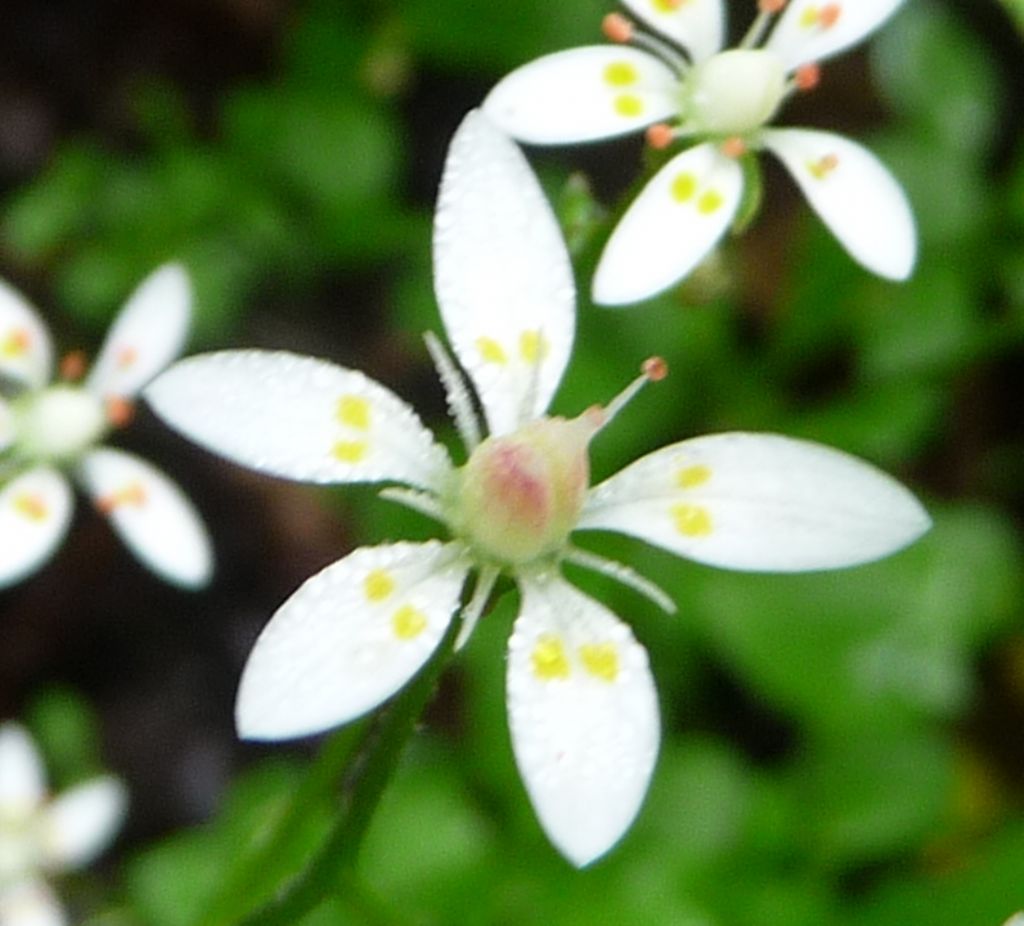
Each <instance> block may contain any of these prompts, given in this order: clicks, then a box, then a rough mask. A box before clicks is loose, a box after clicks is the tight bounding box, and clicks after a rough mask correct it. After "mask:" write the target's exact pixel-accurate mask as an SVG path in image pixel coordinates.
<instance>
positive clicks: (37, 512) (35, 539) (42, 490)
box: [0, 466, 72, 588]
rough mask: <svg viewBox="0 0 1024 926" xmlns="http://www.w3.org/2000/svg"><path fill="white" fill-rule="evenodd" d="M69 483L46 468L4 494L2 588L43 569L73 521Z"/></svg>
mask: <svg viewBox="0 0 1024 926" xmlns="http://www.w3.org/2000/svg"><path fill="white" fill-rule="evenodd" d="M71 504H72V497H71V489H70V487H69V486H68V483H67V480H66V479H65V478H64V477H63V476H62V475H61V474H60V473H59V472H58V471H57V470H55V469H51V468H49V467H46V466H42V467H38V468H36V469H32V470H29V472H27V473H24V474H23V475H21V476H18V477H16V478H15V479H12V480H11V481H10V482H9V483H7V485H6V486H4V488H3V490H2V491H0V588H3V587H4V586H7V585H12V584H13V583H15V582H18V581H20V580H21V579H23V578H24V577H25V576H27V575H28V574H29V573H31V572H34V571H35V570H36V569H38V568H39V566H41V565H42V564H43V563H44V562H45V561H46V560H47V559H48V558H49V557H50V556H51V555H52V554H53V551H54V550H55V549H56V548H57V544H59V543H60V541H61V540H62V539H63V538H64V534H65V532H66V531H67V528H68V522H69V521H70V520H71Z"/></svg>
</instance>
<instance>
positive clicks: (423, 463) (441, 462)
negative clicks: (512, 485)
mask: <svg viewBox="0 0 1024 926" xmlns="http://www.w3.org/2000/svg"><path fill="white" fill-rule="evenodd" d="M143 395H144V397H145V398H146V400H147V401H148V402H149V403H150V405H151V406H152V407H153V409H154V410H155V411H156V413H157V414H158V415H160V416H161V417H162V418H163V419H164V420H165V421H167V423H168V424H170V425H171V426H172V427H175V428H177V429H178V430H179V431H181V432H182V433H183V434H184V435H185V436H186V437H188V438H190V439H191V440H194V441H195V442H196V443H198V444H201V445H202V446H204V447H206V448H207V449H208V450H212V451H213V452H214V453H219V454H221V455H222V456H225V457H227V458H228V459H229V460H233V461H234V462H236V463H240V464H242V465H243V466H250V467H252V468H253V469H256V470H259V471H260V472H264V473H270V474H272V475H275V476H283V477H285V478H288V479H298V480H302V481H306V482H320V483H327V482H380V481H394V482H404V483H407V484H409V485H413V486H417V487H420V488H424V489H428V490H433V491H440V490H441V489H443V488H444V485H445V482H446V480H447V477H448V474H449V473H450V471H451V463H450V462H449V459H448V454H447V452H446V451H445V450H444V448H442V447H441V446H440V445H439V444H437V443H436V442H435V441H434V438H433V436H432V435H431V433H430V432H429V431H428V430H427V429H426V428H425V427H424V426H423V424H422V422H421V421H420V419H419V418H418V417H417V416H416V413H415V412H413V410H412V409H411V408H409V406H408V405H406V404H405V402H403V401H402V400H401V399H399V398H398V397H397V396H396V395H395V394H394V393H392V392H391V391H390V390H388V389H385V388H384V387H383V386H381V385H379V384H378V383H375V382H374V381H373V380H371V379H369V378H368V377H366V376H364V375H363V374H362V373H359V372H357V371H355V370H346V369H344V368H342V367H339V366H336V365H334V364H332V363H328V362H326V361H323V360H316V359H314V358H312V357H302V356H299V355H298V354H291V353H286V352H284V351H257V350H248V351H222V352H220V353H214V354H201V355H198V356H195V357H189V358H187V359H185V360H181V361H179V362H178V363H176V364H174V366H172V367H171V368H170V369H169V370H167V372H165V373H163V374H162V375H160V376H159V377H157V379H155V380H154V381H153V382H152V383H151V384H150V385H149V386H148V387H147V388H146V389H145V391H144V393H143Z"/></svg>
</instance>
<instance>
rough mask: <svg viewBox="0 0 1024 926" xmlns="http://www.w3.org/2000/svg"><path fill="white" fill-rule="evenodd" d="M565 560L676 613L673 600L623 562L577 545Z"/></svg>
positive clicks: (570, 550)
mask: <svg viewBox="0 0 1024 926" xmlns="http://www.w3.org/2000/svg"><path fill="white" fill-rule="evenodd" d="M565 560H566V562H569V563H573V564H574V565H576V566H580V567H582V568H583V569H590V570H592V571H593V572H599V573H600V574H601V575H603V576H607V577H608V578H609V579H614V580H615V581H616V582H619V583H621V584H622V585H625V586H626V587H627V588H631V589H633V591H635V592H639V593H640V594H641V595H643V596H644V597H645V598H647V599H648V600H649V601H651V602H653V603H654V604H655V605H657V606H658V607H659V608H661V610H662V611H664V612H665V613H666V614H675V613H676V604H675V602H674V601H673V600H672V599H671V598H670V597H669V596H668V594H666V592H665V591H664V590H663V589H661V588H659V587H658V586H657V585H655V584H654V583H653V582H652V581H651V580H650V579H648V578H646V577H645V576H642V575H640V573H638V572H636V571H634V570H633V569H630V568H629V566H626V565H625V564H623V563H619V562H616V561H615V560H613V559H608V558H606V557H604V556H600V555H598V554H597V553H592V552H591V551H589V550H581V549H580V548H579V547H569V549H568V550H566V553H565Z"/></svg>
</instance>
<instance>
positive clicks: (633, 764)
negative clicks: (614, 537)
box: [145, 112, 929, 865]
mask: <svg viewBox="0 0 1024 926" xmlns="http://www.w3.org/2000/svg"><path fill="white" fill-rule="evenodd" d="M434 267H435V286H436V291H437V297H438V301H439V303H440V307H441V315H442V318H443V321H444V325H445V328H446V330H447V333H448V336H449V338H450V341H451V344H452V347H453V348H454V351H455V354H456V355H457V357H458V360H459V362H460V363H461V366H462V368H463V369H464V370H465V372H466V373H467V374H468V377H469V379H470V380H471V381H472V384H473V386H474V387H475V391H476V394H477V396H478V397H479V401H480V405H481V406H482V409H483V414H484V417H485V418H486V425H487V433H488V436H487V437H486V438H484V437H483V436H482V428H481V427H480V423H479V421H478V420H477V417H476V412H475V409H474V405H473V403H472V401H471V399H470V396H469V390H468V387H467V385H466V383H465V380H464V379H463V377H462V374H461V373H460V371H459V369H458V367H457V366H456V364H455V363H454V362H453V361H452V360H451V359H450V358H449V356H448V355H447V353H445V351H444V350H443V348H442V347H441V344H440V342H439V341H438V340H437V339H436V338H433V337H432V336H431V335H428V336H427V343H428V347H429V348H430V351H431V353H432V355H433V356H434V359H435V362H436V363H437V366H438V368H439V371H440V373H441V378H442V380H443V382H444V384H445V387H446V391H447V393H448V398H449V404H450V406H451V410H452V412H453V415H454V417H455V420H456V424H457V425H458V429H459V431H460V433H461V435H462V437H463V440H464V442H465V444H466V450H467V454H468V458H467V460H466V462H465V463H464V464H463V465H461V466H456V465H454V464H453V462H452V460H451V458H450V457H449V454H448V452H447V451H446V450H445V449H444V448H443V447H442V446H441V445H440V444H438V443H437V442H436V440H435V439H434V438H433V436H432V435H431V434H430V432H429V431H428V430H427V429H426V428H425V427H424V425H423V424H422V423H421V422H420V420H419V418H418V417H417V416H416V415H415V413H414V412H413V411H412V409H411V408H410V407H409V406H407V405H406V404H405V403H404V402H403V401H402V400H401V399H399V398H398V397H397V396H395V395H394V394H393V393H391V392H390V391H389V390H387V389H385V388H384V387H383V386H381V385H379V384H378V383H376V382H374V381H372V380H370V379H368V378H367V377H366V376H364V375H363V374H362V373H359V372H356V371H353V370H348V369H342V368H340V367H337V366H335V365H333V364H330V363H327V362H324V361H321V360H315V359H312V358H307V357H301V356H296V355H294V354H288V353H277V352H264V351H228V352H221V353H214V354H208V355H205V356H203V355H201V356H196V357H192V358H189V359H186V360H183V361H181V362H179V363H177V364H175V365H174V366H173V367H171V369H169V370H168V371H167V372H166V373H164V374H163V375H162V376H160V377H159V378H157V379H156V380H155V381H154V382H153V383H152V384H151V385H150V386H149V387H148V389H147V390H146V392H145V397H146V399H147V400H148V401H149V402H150V403H151V404H152V406H153V408H154V409H155V410H156V412H157V413H158V414H159V415H161V416H162V417H163V418H164V419H165V420H167V421H168V422H169V423H170V424H171V425H172V426H174V427H176V428H178V429H180V430H181V431H182V432H183V433H184V434H185V435H186V436H188V437H190V438H192V439H193V440H195V441H197V442H198V443H200V444H202V445H204V446H206V447H207V448H209V449H211V450H213V451H215V452H218V453H220V454H222V455H224V456H226V457H228V458H229V459H232V460H234V461H236V462H239V463H242V464H245V465H248V466H251V467H254V468H255V469H258V470H261V471H263V472H266V473H271V474H274V475H277V476H282V477H287V478H292V479H299V480H306V481H311V482H320V483H338V482H392V483H398V484H400V485H401V486H402V487H390V488H386V489H384V491H383V493H382V494H383V495H384V496H385V497H387V498H389V499H391V500H394V501H398V502H403V503H406V504H408V505H409V506H410V507H412V508H415V509H417V510H419V511H422V512H424V513H426V514H428V515H430V516H432V517H434V518H435V519H436V520H437V521H439V522H440V523H441V524H443V525H444V526H445V527H446V528H447V532H448V534H449V539H448V540H447V541H445V542H441V541H432V542H427V543H391V544H385V545H381V546H374V547H364V548H361V549H358V550H356V551H355V552H353V553H351V554H349V555H348V556H345V557H344V558H343V559H341V560H340V561H338V562H336V563H334V564H333V565H330V566H328V567H327V568H326V569H324V570H323V571H322V572H320V573H319V574H317V575H315V576H313V577H312V578H311V579H309V580H308V581H307V582H306V583H305V584H304V585H302V586H301V587H300V588H299V590H298V591H297V592H295V594H294V595H293V596H292V597H291V598H290V599H289V600H288V601H287V602H285V604H284V605H283V606H282V607H281V608H280V609H279V610H278V612H277V613H276V614H275V615H274V617H273V618H272V619H271V621H270V623H269V624H268V625H267V627H266V628H265V630H264V631H263V633H262V634H261V636H260V638H259V640H258V641H257V643H256V645H255V648H254V649H253V651H252V653H251V655H250V657H249V660H248V663H247V665H246V667H245V670H244V672H243V676H242V680H241V685H240V690H239V695H238V703H237V715H236V716H237V722H238V727H239V731H240V733H241V735H242V736H244V737H246V738H251V739H267V740H273V739H282V738H288V737H296V736H302V735H306V734H310V733H314V732H317V731H321V730H324V729H326V728H328V727H332V726H335V725H337V724H341V723H344V722H346V721H349V720H352V719H353V718H355V717H357V716H359V715H361V714H363V713H365V712H367V711H369V710H371V709H373V708H374V707H376V706H378V705H379V704H381V702H383V701H384V700H385V699H387V698H388V697H390V696H391V695H392V694H394V693H395V692H396V691H397V690H398V689H399V688H401V687H402V686H403V685H405V684H406V682H408V681H409V679H410V678H411V677H412V676H413V675H414V674H415V673H416V672H417V671H418V670H419V669H420V668H421V667H422V666H423V665H424V664H425V663H426V661H427V660H428V659H429V658H430V656H431V654H432V652H433V651H434V649H435V648H436V647H437V645H438V643H439V641H440V640H441V639H442V637H443V636H444V634H445V631H446V629H447V628H448V626H449V624H450V623H451V621H453V620H455V619H461V620H462V627H461V634H462V639H463V640H464V639H465V638H466V637H467V636H468V634H469V633H470V631H471V629H472V627H473V625H474V623H475V621H476V619H477V617H478V616H479V614H480V613H481V611H482V609H483V607H484V605H485V603H486V601H487V599H488V596H489V595H490V592H491V590H492V587H493V584H494V581H495V579H496V578H497V576H498V575H499V574H500V573H502V572H504V573H506V574H508V575H510V576H511V577H512V578H513V579H514V580H515V582H516V584H517V586H518V589H519V594H520V608H519V614H518V617H517V618H516V621H515V626H514V629H513V632H512V635H511V638H510V640H509V644H508V665H507V694H508V713H509V724H510V729H511V736H512V744H513V749H514V752H515V757H516V760H517V763H518V766H519V769H520V771H521V773H522V776H523V779H524V781H525V784H526V788H527V791H528V792H529V796H530V798H531V800H532V803H533V806H534V808H535V809H536V812H537V814H538V817H539V819H540V822H541V824H542V826H543V828H544V830H545V831H546V832H547V834H548V836H549V837H550V839H551V840H552V842H553V843H554V844H555V846H556V847H557V848H558V849H559V850H560V851H561V852H562V853H563V854H564V855H565V856H566V857H567V858H568V859H570V860H571V861H572V862H573V863H574V864H576V865H585V864H587V863H589V862H591V861H592V860H594V859H595V858H597V857H598V856H600V855H602V854H603V853H605V852H607V851H608V849H609V848H610V847H611V846H612V845H614V843H615V842H616V841H617V840H618V839H619V838H620V836H621V835H622V834H623V833H624V832H625V830H626V829H627V828H628V826H629V825H630V823H631V821H632V820H633V818H634V816H635V815H636V813H637V811H638V809H639V807H640V804H641V801H642V799H643V796H644V793H645V792H646V789H647V785H648V781H649V779H650V776H651V772H652V769H653V766H654V761H655V755H656V752H657V747H658V741H659V721H658V706H657V698H656V695H655V690H654V684H653V681H652V678H651V673H650V670H649V668H648V659H647V654H646V652H645V650H644V649H643V647H642V646H641V645H640V643H638V642H637V640H636V639H635V637H634V635H633V633H632V632H631V630H630V629H629V627H628V626H627V625H626V624H625V623H623V622H622V621H621V620H620V619H619V618H618V617H616V616H615V615H614V614H613V613H612V612H611V611H610V610H608V608H606V607H605V606H604V605H602V604H601V603H599V602H598V601H595V600H594V599H592V598H591V597H589V596H588V595H586V594H584V593H583V592H581V591H579V590H578V589H577V588H575V587H574V586H572V585H570V584H569V583H568V582H567V581H566V580H565V579H564V578H563V577H562V575H561V570H560V566H561V564H562V563H563V562H572V563H576V564H577V565H580V566H583V567H589V568H591V569H596V570H598V571H600V572H602V573H604V574H606V575H608V576H611V577H613V578H615V579H618V580H620V581H622V582H624V583H625V584H627V585H629V586H630V587H632V588H634V589H635V590H637V591H638V592H641V593H643V594H646V595H647V596H649V597H650V598H651V599H653V600H654V601H655V602H657V603H658V604H659V605H661V606H663V607H664V608H665V609H666V610H673V606H672V603H671V601H670V600H669V599H668V598H667V596H666V595H665V593H664V592H662V591H661V590H660V589H658V588H657V587H656V586H654V585H653V584H652V583H650V582H648V581H647V580H645V579H643V578H642V577H641V576H639V575H637V574H636V573H634V572H633V571H632V570H630V569H628V568H627V567H626V566H623V565H621V564H618V563H613V562H610V561H608V560H605V559H603V558H601V557H599V556H597V555H595V554H593V553H591V552H588V551H585V550H582V549H580V548H578V547H576V546H575V545H574V544H573V542H572V540H571V539H570V535H571V534H572V533H574V532H575V531H578V530H579V531H582V530H613V531H620V532H623V533H626V534H632V535H635V536H637V537H640V538H642V539H644V540H647V541H649V542H650V543H653V544H655V545H657V546H661V547H664V548H666V549H668V550H670V551H672V552H675V553H677V554H679V555H681V556H685V557H688V558H691V559H695V560H698V561H701V562H705V563H713V564H717V565H722V566H728V567H732V568H737V569H754V570H779V571H792V570H803V569H823V568H830V567H835V566H848V565H852V564H854V563H860V562H864V561H867V560H872V559H875V558H876V557H879V556H884V555H886V554H887V553H890V552H892V551H894V550H896V549H898V548H900V547H902V546H903V545H905V544H907V543H909V542H911V541H912V540H914V539H915V538H916V537H917V536H918V535H920V534H921V533H922V532H923V531H924V530H925V529H926V528H927V527H928V524H929V521H928V517H927V515H926V514H925V512H924V511H923V510H922V508H921V506H920V505H919V504H918V502H917V501H916V500H915V499H914V498H913V497H912V496H911V495H910V493H909V492H907V491H906V489H904V488H903V487H901V486H900V485H899V484H898V483H896V482H894V481H893V480H892V479H890V478H889V477H888V476H885V475H884V474H882V473H880V472H879V471H877V470H876V469H874V468H873V467H871V466H868V465H867V464H865V463H862V462H859V461H857V460H855V459H853V458H851V457H849V456H847V455H845V454H842V453H839V452H837V451H834V450H830V449H827V448H825V447H821V446H818V445H815V444H809V443H806V442H803V441H796V440H789V439H787V438H784V437H779V436H775V435H755V434H721V435H715V436H710V437H702V438H698V439H696V440H690V441H684V442H682V443H678V444H674V445H672V446H669V447H665V448H663V449H661V450H659V451H656V452H655V453H652V454H650V455H648V456H646V457H644V458H642V459H640V460H638V461H637V462H635V463H633V464H632V465H631V466H628V467H627V468H626V469H624V470H623V471H621V472H620V473H618V475H615V476H612V477H611V478H610V479H608V480H607V481H605V482H603V483H601V484H600V485H598V486H596V487H595V488H590V487H589V486H590V474H589V462H588V455H587V447H588V443H589V441H590V440H592V439H593V438H594V437H595V436H596V435H597V434H598V433H599V431H600V430H601V428H602V427H604V426H605V425H606V424H607V423H608V422H609V421H611V419H612V418H613V417H614V416H615V415H616V414H617V413H618V412H619V411H620V410H621V409H622V408H623V407H624V406H625V404H626V403H627V402H628V401H629V400H630V399H631V398H632V396H633V395H634V394H635V393H636V392H637V390H638V389H639V388H640V387H641V386H642V385H643V383H644V382H646V381H648V380H649V379H658V378H660V376H661V375H663V373H664V368H663V365H662V364H661V363H660V362H658V361H649V362H648V364H646V365H645V375H644V376H641V377H640V379H638V380H637V381H636V382H635V383H633V385H632V386H630V387H629V388H627V389H626V390H625V392H623V393H622V395H620V396H619V397H618V398H616V399H615V400H614V401H613V402H611V403H610V404H609V405H607V406H605V407H603V408H602V407H598V406H595V407H593V408H590V409H588V410H587V411H585V412H583V414H582V415H580V416H579V417H577V418H573V419H566V418H561V417H551V416H548V415H546V414H545V412H546V410H547V408H548V406H549V404H550V402H551V400H552V398H553V396H554V394H555V391H556V389H557V387H558V384H559V381H560V380H561V377H562V374H563V372H564V370H565V368H566V365H567V363H568V360H569V355H570V352H571V347H572V341H573V336H574V327H575V304H574V303H575V294H574V286H573V277H572V270H571V266H570V262H569V256H568V253H567V251H566V247H565V244H564V241H563V240H562V237H561V232H560V230H559V228H558V224H557V222H556V220H555V217H554V215H553V213H552V212H551V209H550V207H549V205H548V203H547V201H546V200H545V199H544V196H543V193H542V191H541V189H540V186H539V185H538V183H537V181H536V178H535V177H534V176H533V174H532V172H531V171H530V168H529V166H528V165H527V163H526V161H525V159H524V158H523V156H522V154H521V152H520V151H519V149H518V148H517V146H516V145H515V144H514V143H513V142H512V141H511V140H510V139H508V138H507V137H506V136H505V135H504V134H503V133H501V132H500V131H499V130H498V129H496V128H495V127H494V126H493V125H492V124H491V123H490V122H489V121H488V120H487V118H486V117H485V116H483V115H482V114H480V113H478V112H474V113H471V114H469V115H468V116H467V117H466V119H465V121H464V122H463V124H462V126H461V127H460V128H459V130H458V132H457V133H456V135H455V137H454V139H453V141H452V145H451V149H450V151H449V155H448V159H447V164H446V167H445V172H444V177H443V180H442V183H441V191H440V197H439V202H438V207H437V213H436V218H435V231H434ZM474 570H475V571H476V573H477V578H476V582H475V585H474V587H473V589H472V590H471V591H469V590H466V591H467V594H466V595H465V598H466V603H465V604H463V598H464V586H465V585H466V583H467V578H468V577H469V575H470V573H471V572H472V571H474Z"/></svg>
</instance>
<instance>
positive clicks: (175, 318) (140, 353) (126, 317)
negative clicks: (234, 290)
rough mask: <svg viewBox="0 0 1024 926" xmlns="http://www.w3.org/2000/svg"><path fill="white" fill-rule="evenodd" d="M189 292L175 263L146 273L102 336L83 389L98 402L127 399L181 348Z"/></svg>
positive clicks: (190, 294) (190, 299)
mask: <svg viewBox="0 0 1024 926" xmlns="http://www.w3.org/2000/svg"><path fill="white" fill-rule="evenodd" d="M191 311H192V287H191V284H190V283H189V279H188V274H187V273H186V272H185V268H184V267H182V266H181V265H180V264H166V265H165V266H163V267H160V268H159V269H158V270H156V271H154V272H153V273H151V274H150V275H149V276H148V277H146V279H145V280H143V281H142V283H141V284H139V287H138V289H136V290H135V292H134V293H132V295H131V296H130V297H129V299H128V301H127V302H126V303H125V305H124V308H123V309H121V312H120V314H119V315H118V316H117V318H116V319H114V323H113V325H112V326H111V328H110V332H109V333H108V334H107V339H106V341H104V343H103V347H102V349H101V350H100V354H99V356H98V357H97V358H96V363H95V365H94V366H93V368H92V371H91V372H90V374H89V378H88V379H87V380H86V386H87V388H88V389H89V390H90V391H92V392H94V393H96V394H97V395H101V396H103V397H104V398H110V397H115V396H116V397H121V398H131V397H132V396H134V395H135V394H136V393H137V392H138V391H139V390H140V389H141V388H142V387H143V386H145V385H146V383H148V382H149V381H150V380H151V379H152V378H153V377H154V376H156V374H157V373H159V372H160V371H161V370H162V369H163V368H164V367H165V366H167V364H169V363H170V362H171V361H172V360H173V359H174V358H175V357H177V356H178V354H180V353H181V349H182V347H184V345H185V337H186V335H187V334H188V323H189V317H190V315H191Z"/></svg>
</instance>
